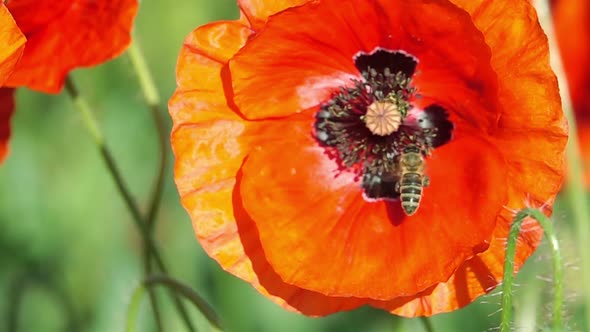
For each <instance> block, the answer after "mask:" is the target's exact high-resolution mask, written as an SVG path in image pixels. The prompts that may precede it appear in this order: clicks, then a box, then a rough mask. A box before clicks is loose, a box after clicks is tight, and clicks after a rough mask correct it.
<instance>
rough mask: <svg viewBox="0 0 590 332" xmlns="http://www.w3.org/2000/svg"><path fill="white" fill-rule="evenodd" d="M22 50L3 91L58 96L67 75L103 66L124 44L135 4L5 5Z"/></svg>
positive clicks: (72, 0)
mask: <svg viewBox="0 0 590 332" xmlns="http://www.w3.org/2000/svg"><path fill="white" fill-rule="evenodd" d="M7 6H8V9H9V10H10V12H11V13H12V15H13V16H14V19H15V20H16V22H17V24H18V26H19V27H20V29H21V30H22V31H23V33H24V34H25V35H26V37H27V40H28V42H27V48H26V50H25V53H24V55H23V58H22V60H21V61H20V62H19V63H18V66H17V69H16V71H15V72H14V74H12V75H11V77H10V78H9V79H8V81H7V82H6V86H10V87H20V86H26V87H28V88H30V89H33V90H37V91H41V92H46V93H58V92H59V91H60V90H61V88H62V86H63V83H64V80H65V77H66V76H67V74H68V72H69V71H71V70H72V69H75V68H77V67H88V66H94V65H97V64H100V63H103V62H105V61H107V60H110V59H112V58H114V57H116V56H117V55H119V54H121V53H122V52H123V51H124V50H125V49H126V48H127V46H128V45H129V43H130V40H131V38H130V32H131V26H132V23H133V18H134V17H135V14H136V12H137V6H138V4H137V0H120V1H106V0H98V1H97V0H92V1H91V0H66V1H52V0H11V1H10V2H8V4H7Z"/></svg>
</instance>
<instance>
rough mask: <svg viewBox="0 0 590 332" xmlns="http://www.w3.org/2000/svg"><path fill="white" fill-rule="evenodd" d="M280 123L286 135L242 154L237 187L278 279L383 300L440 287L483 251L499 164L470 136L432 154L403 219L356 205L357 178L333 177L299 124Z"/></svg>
mask: <svg viewBox="0 0 590 332" xmlns="http://www.w3.org/2000/svg"><path fill="white" fill-rule="evenodd" d="M290 124H291V127H290V128H291V129H290V131H289V135H285V136H287V137H283V138H282V140H277V139H274V140H272V141H267V143H266V144H265V145H260V146H254V147H252V148H251V149H252V151H251V152H250V154H249V155H248V158H247V160H246V162H245V163H244V166H243V168H242V169H243V173H244V177H243V180H242V184H241V188H240V192H241V196H242V199H243V204H244V207H245V209H246V211H247V212H248V213H249V215H250V216H251V217H252V219H253V220H254V221H255V223H256V225H257V227H258V230H259V232H260V241H261V242H262V246H263V248H264V250H265V253H266V256H267V258H268V260H269V262H270V264H271V265H272V266H273V268H274V269H275V270H276V271H277V273H278V274H279V275H280V276H281V277H282V278H283V280H284V281H285V282H287V283H289V284H293V285H296V286H299V287H302V288H305V289H309V290H314V291H317V292H322V293H324V294H326V295H330V296H355V297H369V298H373V299H392V298H394V297H397V296H405V295H410V294H415V293H417V292H419V291H422V290H424V289H426V288H428V287H430V286H432V285H433V284H435V283H438V282H441V281H444V280H447V279H448V278H449V277H450V275H451V274H452V273H453V271H454V270H455V269H456V268H457V267H458V266H459V265H460V264H461V263H462V262H463V261H464V260H465V259H467V258H470V257H472V256H473V255H474V254H476V253H478V252H481V251H483V250H485V249H486V248H487V245H488V243H489V241H490V240H491V235H492V232H493V229H494V227H495V223H496V216H497V214H498V212H499V211H500V210H501V209H502V206H503V204H505V203H506V193H505V192H502V190H498V188H505V181H506V179H505V175H504V172H505V165H504V160H503V158H502V157H501V155H500V154H499V153H498V152H497V151H496V150H495V148H494V147H493V146H492V145H490V144H487V143H485V142H481V141H480V140H479V139H475V138H473V139H463V140H456V141H454V142H453V143H452V144H448V145H446V146H444V147H442V148H440V149H437V150H436V151H435V153H434V155H433V156H432V158H431V159H429V160H428V164H427V167H428V169H427V173H428V175H429V176H430V177H431V183H432V184H431V186H429V187H428V188H426V189H425V192H424V200H423V204H422V205H421V207H420V210H419V211H418V212H417V214H416V215H414V216H412V217H411V218H407V219H404V215H403V213H402V211H401V208H400V204H399V202H397V201H395V202H383V201H380V202H368V201H367V200H365V199H364V198H363V196H362V192H361V189H360V183H359V180H358V179H355V177H354V175H353V174H348V173H345V172H344V173H343V172H340V173H339V172H338V170H339V166H338V164H337V163H336V162H335V161H333V160H331V159H329V157H328V156H326V155H325V153H324V150H323V148H320V147H317V145H316V144H315V142H314V141H313V138H311V136H310V135H309V126H310V124H309V123H306V122H297V123H295V122H293V121H291V122H290ZM271 142H272V143H271ZM458 156H460V157H459V158H458ZM269 160H273V162H268V161H269ZM489 179H493V180H492V181H491V182H490V181H489ZM450 183H451V184H453V185H452V188H451V190H449V184H450ZM443 197H444V201H445V202H447V201H449V200H451V201H453V203H454V204H452V205H449V204H444V203H442V198H443ZM482 197H485V199H486V204H485V206H483V207H482V206H481V199H482ZM456 206H461V209H457V208H456ZM472 220H477V223H476V222H471V221H472ZM426 243H428V246H425V244H426ZM433 252H436V259H432V253H433ZM285 253H289V255H285ZM392 281H394V282H392Z"/></svg>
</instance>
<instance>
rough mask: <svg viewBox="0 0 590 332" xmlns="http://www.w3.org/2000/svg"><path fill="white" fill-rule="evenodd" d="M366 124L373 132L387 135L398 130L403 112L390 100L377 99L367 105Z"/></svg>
mask: <svg viewBox="0 0 590 332" xmlns="http://www.w3.org/2000/svg"><path fill="white" fill-rule="evenodd" d="M363 120H364V121H365V125H366V126H367V128H369V130H370V131H371V133H373V134H374V135H379V136H387V135H389V134H391V133H393V132H396V131H397V130H398V128H399V126H400V124H401V122H402V114H401V112H400V111H399V109H398V107H397V105H396V104H394V103H392V102H389V101H375V102H373V103H372V104H371V105H369V107H367V113H366V114H365V116H364V119H363Z"/></svg>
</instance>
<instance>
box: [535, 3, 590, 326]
mask: <svg viewBox="0 0 590 332" xmlns="http://www.w3.org/2000/svg"><path fill="white" fill-rule="evenodd" d="M536 8H537V11H538V13H539V18H540V21H541V24H542V25H543V28H544V30H545V33H546V34H547V37H548V39H549V48H550V53H551V66H552V67H553V70H554V71H555V74H556V76H557V80H558V81H559V87H560V94H561V102H562V106H563V110H564V112H565V115H566V117H567V120H568V125H569V140H568V144H567V148H566V156H567V161H568V162H567V173H568V177H567V184H566V188H565V189H566V194H567V198H568V201H569V205H570V208H571V209H572V215H573V219H574V223H575V225H576V232H575V233H576V236H577V239H576V243H577V245H578V253H579V255H580V257H581V261H582V278H583V279H582V280H590V250H588V248H586V246H587V245H588V243H590V213H589V211H588V204H587V201H586V190H585V187H584V186H585V183H586V181H585V180H584V168H583V162H582V157H581V153H580V143H579V141H578V128H577V124H576V116H575V114H574V109H573V106H572V101H571V97H570V91H569V87H568V84H567V77H566V74H565V71H564V69H563V61H562V59H561V55H560V51H559V48H558V45H557V40H556V37H555V30H554V28H553V20H552V16H551V5H550V3H549V0H537V1H536ZM582 284H583V286H582V287H583V295H584V298H585V302H586V303H590V282H584V283H582ZM585 310H586V314H585V317H586V327H587V328H590V305H586V306H585Z"/></svg>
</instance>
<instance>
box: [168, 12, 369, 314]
mask: <svg viewBox="0 0 590 332" xmlns="http://www.w3.org/2000/svg"><path fill="white" fill-rule="evenodd" d="M245 29H246V30H247V27H244V26H243V25H241V24H239V23H234V22H221V23H215V24H211V25H208V26H205V27H202V28H199V29H197V30H195V31H194V32H193V33H191V35H189V37H188V38H187V39H186V40H185V43H184V45H183V49H182V51H181V54H180V57H179V61H178V68H179V70H178V82H179V89H178V90H177V91H176V93H175V94H174V96H173V97H172V98H171V100H170V102H169V108H170V114H171V116H172V118H173V120H174V128H173V133H172V138H171V141H172V147H173V151H174V155H175V158H176V164H175V181H176V184H177V187H178V190H179V193H180V196H181V201H182V204H183V206H184V207H185V209H186V210H187V211H188V213H189V214H190V216H191V219H192V221H193V227H194V229H195V233H196V236H197V238H198V240H199V242H200V243H201V245H202V246H203V248H204V249H205V251H206V252H207V253H208V255H209V256H211V257H212V258H213V259H215V260H216V261H218V262H219V264H220V265H221V266H222V267H223V268H224V269H225V270H227V271H228V272H230V273H232V274H234V275H236V276H237V277H239V278H242V279H244V280H246V281H248V282H250V283H251V284H252V285H253V286H254V287H255V288H256V289H257V290H258V291H260V292H261V293H262V294H264V295H265V296H268V297H269V298H270V299H271V300H272V301H274V302H276V303H278V304H279V305H281V306H283V307H285V308H286V309H288V310H292V311H297V312H301V313H304V314H306V315H313V316H323V315H328V314H330V313H333V312H337V311H342V310H350V309H353V308H356V307H358V306H360V305H362V304H364V303H365V302H366V301H364V300H360V299H347V298H345V299H340V298H329V297H326V296H324V295H322V294H318V293H315V292H311V291H308V290H304V289H301V288H298V287H295V286H292V285H288V284H285V283H284V282H283V281H282V280H281V279H280V277H279V276H278V275H277V274H276V273H275V272H274V270H273V269H272V268H271V266H270V265H269V264H268V262H267V261H266V258H265V256H264V252H263V251H262V248H261V245H260V240H259V236H258V231H257V229H256V225H255V224H254V223H253V222H252V220H251V219H250V218H249V217H248V216H247V214H246V213H245V212H244V210H243V207H241V205H240V204H241V203H240V202H239V198H237V196H236V191H235V186H236V181H238V180H237V179H236V177H238V178H239V169H240V167H241V165H242V163H243V160H244V158H245V156H246V153H247V151H248V147H249V146H251V145H253V144H255V143H254V142H253V140H254V139H259V140H261V139H264V138H263V137H267V136H260V135H257V133H256V132H257V131H259V130H260V131H262V132H265V133H267V134H269V132H268V131H265V129H264V128H265V125H264V123H260V122H259V123H250V122H245V121H243V120H242V119H241V118H240V117H238V116H237V115H236V114H235V113H234V112H233V110H231V109H230V107H228V105H227V102H226V96H225V95H224V89H223V83H222V79H221V78H222V72H223V68H224V64H223V63H224V61H227V59H229V57H230V56H231V55H233V54H232V52H234V53H235V51H237V48H239V47H240V45H241V44H242V43H244V42H245V41H246V39H247V34H246V33H245ZM217 47H219V49H217ZM232 50H233V51H232ZM273 128H274V127H273ZM284 130H285V128H284V127H281V132H280V133H275V135H280V134H282V133H283V132H284ZM258 134H259V133H258Z"/></svg>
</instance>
